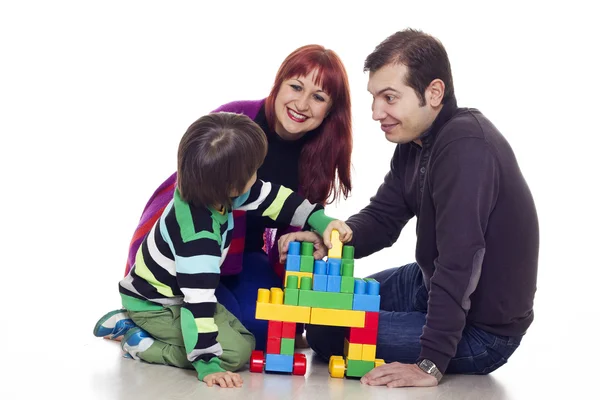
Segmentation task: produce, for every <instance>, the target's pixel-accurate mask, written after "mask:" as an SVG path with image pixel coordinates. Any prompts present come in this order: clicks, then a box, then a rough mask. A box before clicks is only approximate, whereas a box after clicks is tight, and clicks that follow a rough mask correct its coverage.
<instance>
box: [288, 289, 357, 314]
mask: <svg viewBox="0 0 600 400" xmlns="http://www.w3.org/2000/svg"><path fill="white" fill-rule="evenodd" d="M353 298H354V295H353V294H350V293H337V292H315V291H313V290H301V291H300V295H299V296H298V305H299V306H305V307H317V308H332V309H335V310H352V300H353Z"/></svg>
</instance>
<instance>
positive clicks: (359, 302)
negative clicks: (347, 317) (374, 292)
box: [352, 293, 381, 311]
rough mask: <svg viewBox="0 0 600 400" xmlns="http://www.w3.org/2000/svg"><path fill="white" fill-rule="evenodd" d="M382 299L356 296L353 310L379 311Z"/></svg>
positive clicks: (365, 295)
mask: <svg viewBox="0 0 600 400" xmlns="http://www.w3.org/2000/svg"><path fill="white" fill-rule="evenodd" d="M380 301H381V297H380V296H371V295H368V294H356V293H355V294H354V298H353V299H352V309H353V310H356V311H379V305H380Z"/></svg>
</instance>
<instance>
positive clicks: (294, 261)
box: [285, 254, 300, 271]
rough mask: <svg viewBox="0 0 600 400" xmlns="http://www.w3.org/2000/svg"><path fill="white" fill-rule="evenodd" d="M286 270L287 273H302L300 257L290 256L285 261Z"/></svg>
mask: <svg viewBox="0 0 600 400" xmlns="http://www.w3.org/2000/svg"><path fill="white" fill-rule="evenodd" d="M285 269H286V270H287V271H300V256H297V255H294V254H288V256H287V259H286V261H285Z"/></svg>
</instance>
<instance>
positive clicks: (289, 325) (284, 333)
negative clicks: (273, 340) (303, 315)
mask: <svg viewBox="0 0 600 400" xmlns="http://www.w3.org/2000/svg"><path fill="white" fill-rule="evenodd" d="M281 337H282V338H286V339H294V338H295V337H296V323H295V322H282V323H281Z"/></svg>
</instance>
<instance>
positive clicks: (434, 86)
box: [425, 79, 446, 108]
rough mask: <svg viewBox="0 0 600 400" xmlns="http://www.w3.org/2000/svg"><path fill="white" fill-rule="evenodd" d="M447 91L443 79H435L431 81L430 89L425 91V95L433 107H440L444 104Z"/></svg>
mask: <svg viewBox="0 0 600 400" xmlns="http://www.w3.org/2000/svg"><path fill="white" fill-rule="evenodd" d="M445 90H446V85H445V84H444V81H442V80H441V79H434V80H432V81H431V83H430V84H429V87H427V90H426V91H425V95H426V96H427V97H428V100H429V104H430V105H431V106H432V107H434V108H435V107H439V106H440V105H441V104H442V100H443V99H444V92H445Z"/></svg>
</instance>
